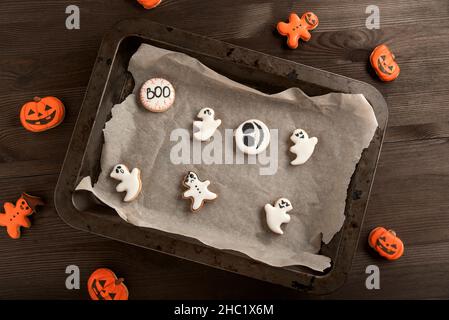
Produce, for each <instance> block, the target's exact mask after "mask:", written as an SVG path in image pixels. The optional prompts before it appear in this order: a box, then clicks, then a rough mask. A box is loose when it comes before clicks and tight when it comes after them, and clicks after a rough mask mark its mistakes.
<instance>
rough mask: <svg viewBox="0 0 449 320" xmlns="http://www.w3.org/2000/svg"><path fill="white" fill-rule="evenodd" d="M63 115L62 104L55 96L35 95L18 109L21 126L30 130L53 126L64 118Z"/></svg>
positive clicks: (42, 129)
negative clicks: (43, 96) (40, 96)
mask: <svg viewBox="0 0 449 320" xmlns="http://www.w3.org/2000/svg"><path fill="white" fill-rule="evenodd" d="M64 116H65V107H64V104H63V103H62V102H61V100H59V99H58V98H55V97H45V98H39V97H35V98H34V99H33V101H31V102H27V103H25V104H24V105H23V106H22V108H21V109H20V122H21V123H22V126H23V127H24V128H25V129H27V130H29V131H32V132H41V131H45V130H48V129H51V128H54V127H56V126H57V125H59V124H60V123H61V122H62V121H63V120H64Z"/></svg>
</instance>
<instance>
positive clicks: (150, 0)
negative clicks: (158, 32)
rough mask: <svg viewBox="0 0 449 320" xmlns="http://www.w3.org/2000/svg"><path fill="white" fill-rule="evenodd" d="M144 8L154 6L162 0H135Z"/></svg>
mask: <svg viewBox="0 0 449 320" xmlns="http://www.w3.org/2000/svg"><path fill="white" fill-rule="evenodd" d="M137 2H138V3H140V4H141V5H142V6H143V7H144V8H145V9H153V8H156V7H157V6H158V5H159V4H160V3H161V2H162V0H137Z"/></svg>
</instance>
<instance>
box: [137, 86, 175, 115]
mask: <svg viewBox="0 0 449 320" xmlns="http://www.w3.org/2000/svg"><path fill="white" fill-rule="evenodd" d="M174 101H175V89H174V88H173V86H172V85H171V83H170V82H168V81H167V80H165V79H162V78H153V79H150V80H148V81H146V82H145V83H144V84H143V85H142V87H141V88H140V102H141V103H142V105H143V106H144V107H145V109H148V110H150V111H153V112H163V111H166V110H167V109H168V108H170V107H171V106H172V104H173V102H174Z"/></svg>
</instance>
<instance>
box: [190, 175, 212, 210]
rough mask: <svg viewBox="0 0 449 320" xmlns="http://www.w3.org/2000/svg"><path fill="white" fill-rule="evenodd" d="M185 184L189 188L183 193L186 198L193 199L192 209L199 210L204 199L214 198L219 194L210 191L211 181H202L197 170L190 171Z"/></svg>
mask: <svg viewBox="0 0 449 320" xmlns="http://www.w3.org/2000/svg"><path fill="white" fill-rule="evenodd" d="M183 184H184V186H186V187H187V188H189V189H188V190H186V191H185V192H184V193H183V196H184V198H191V199H192V210H193V211H197V210H199V209H200V208H201V206H202V205H203V203H204V201H206V200H214V199H216V198H217V195H216V194H215V193H213V192H211V191H209V189H208V187H209V185H210V181H209V180H206V181H201V180H200V179H199V178H198V175H197V174H196V173H195V172H192V171H190V172H189V173H188V174H187V175H186V176H185V177H184V181H183Z"/></svg>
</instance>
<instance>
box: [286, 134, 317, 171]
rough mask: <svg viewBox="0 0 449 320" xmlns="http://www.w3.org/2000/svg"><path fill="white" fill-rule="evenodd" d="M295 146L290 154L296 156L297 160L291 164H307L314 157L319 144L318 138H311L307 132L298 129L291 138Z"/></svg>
mask: <svg viewBox="0 0 449 320" xmlns="http://www.w3.org/2000/svg"><path fill="white" fill-rule="evenodd" d="M290 140H292V141H293V143H294V144H295V145H293V146H292V147H290V152H292V153H294V154H296V159H295V160H293V161H292V162H290V163H291V164H292V165H294V166H297V165H300V164H303V163H305V162H306V161H307V160H309V158H310V157H311V156H312V154H313V151H314V150H315V146H316V144H317V143H318V138H316V137H312V138H309V136H308V134H307V132H305V131H304V130H302V129H296V130H295V131H293V134H292V135H291V137H290Z"/></svg>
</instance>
